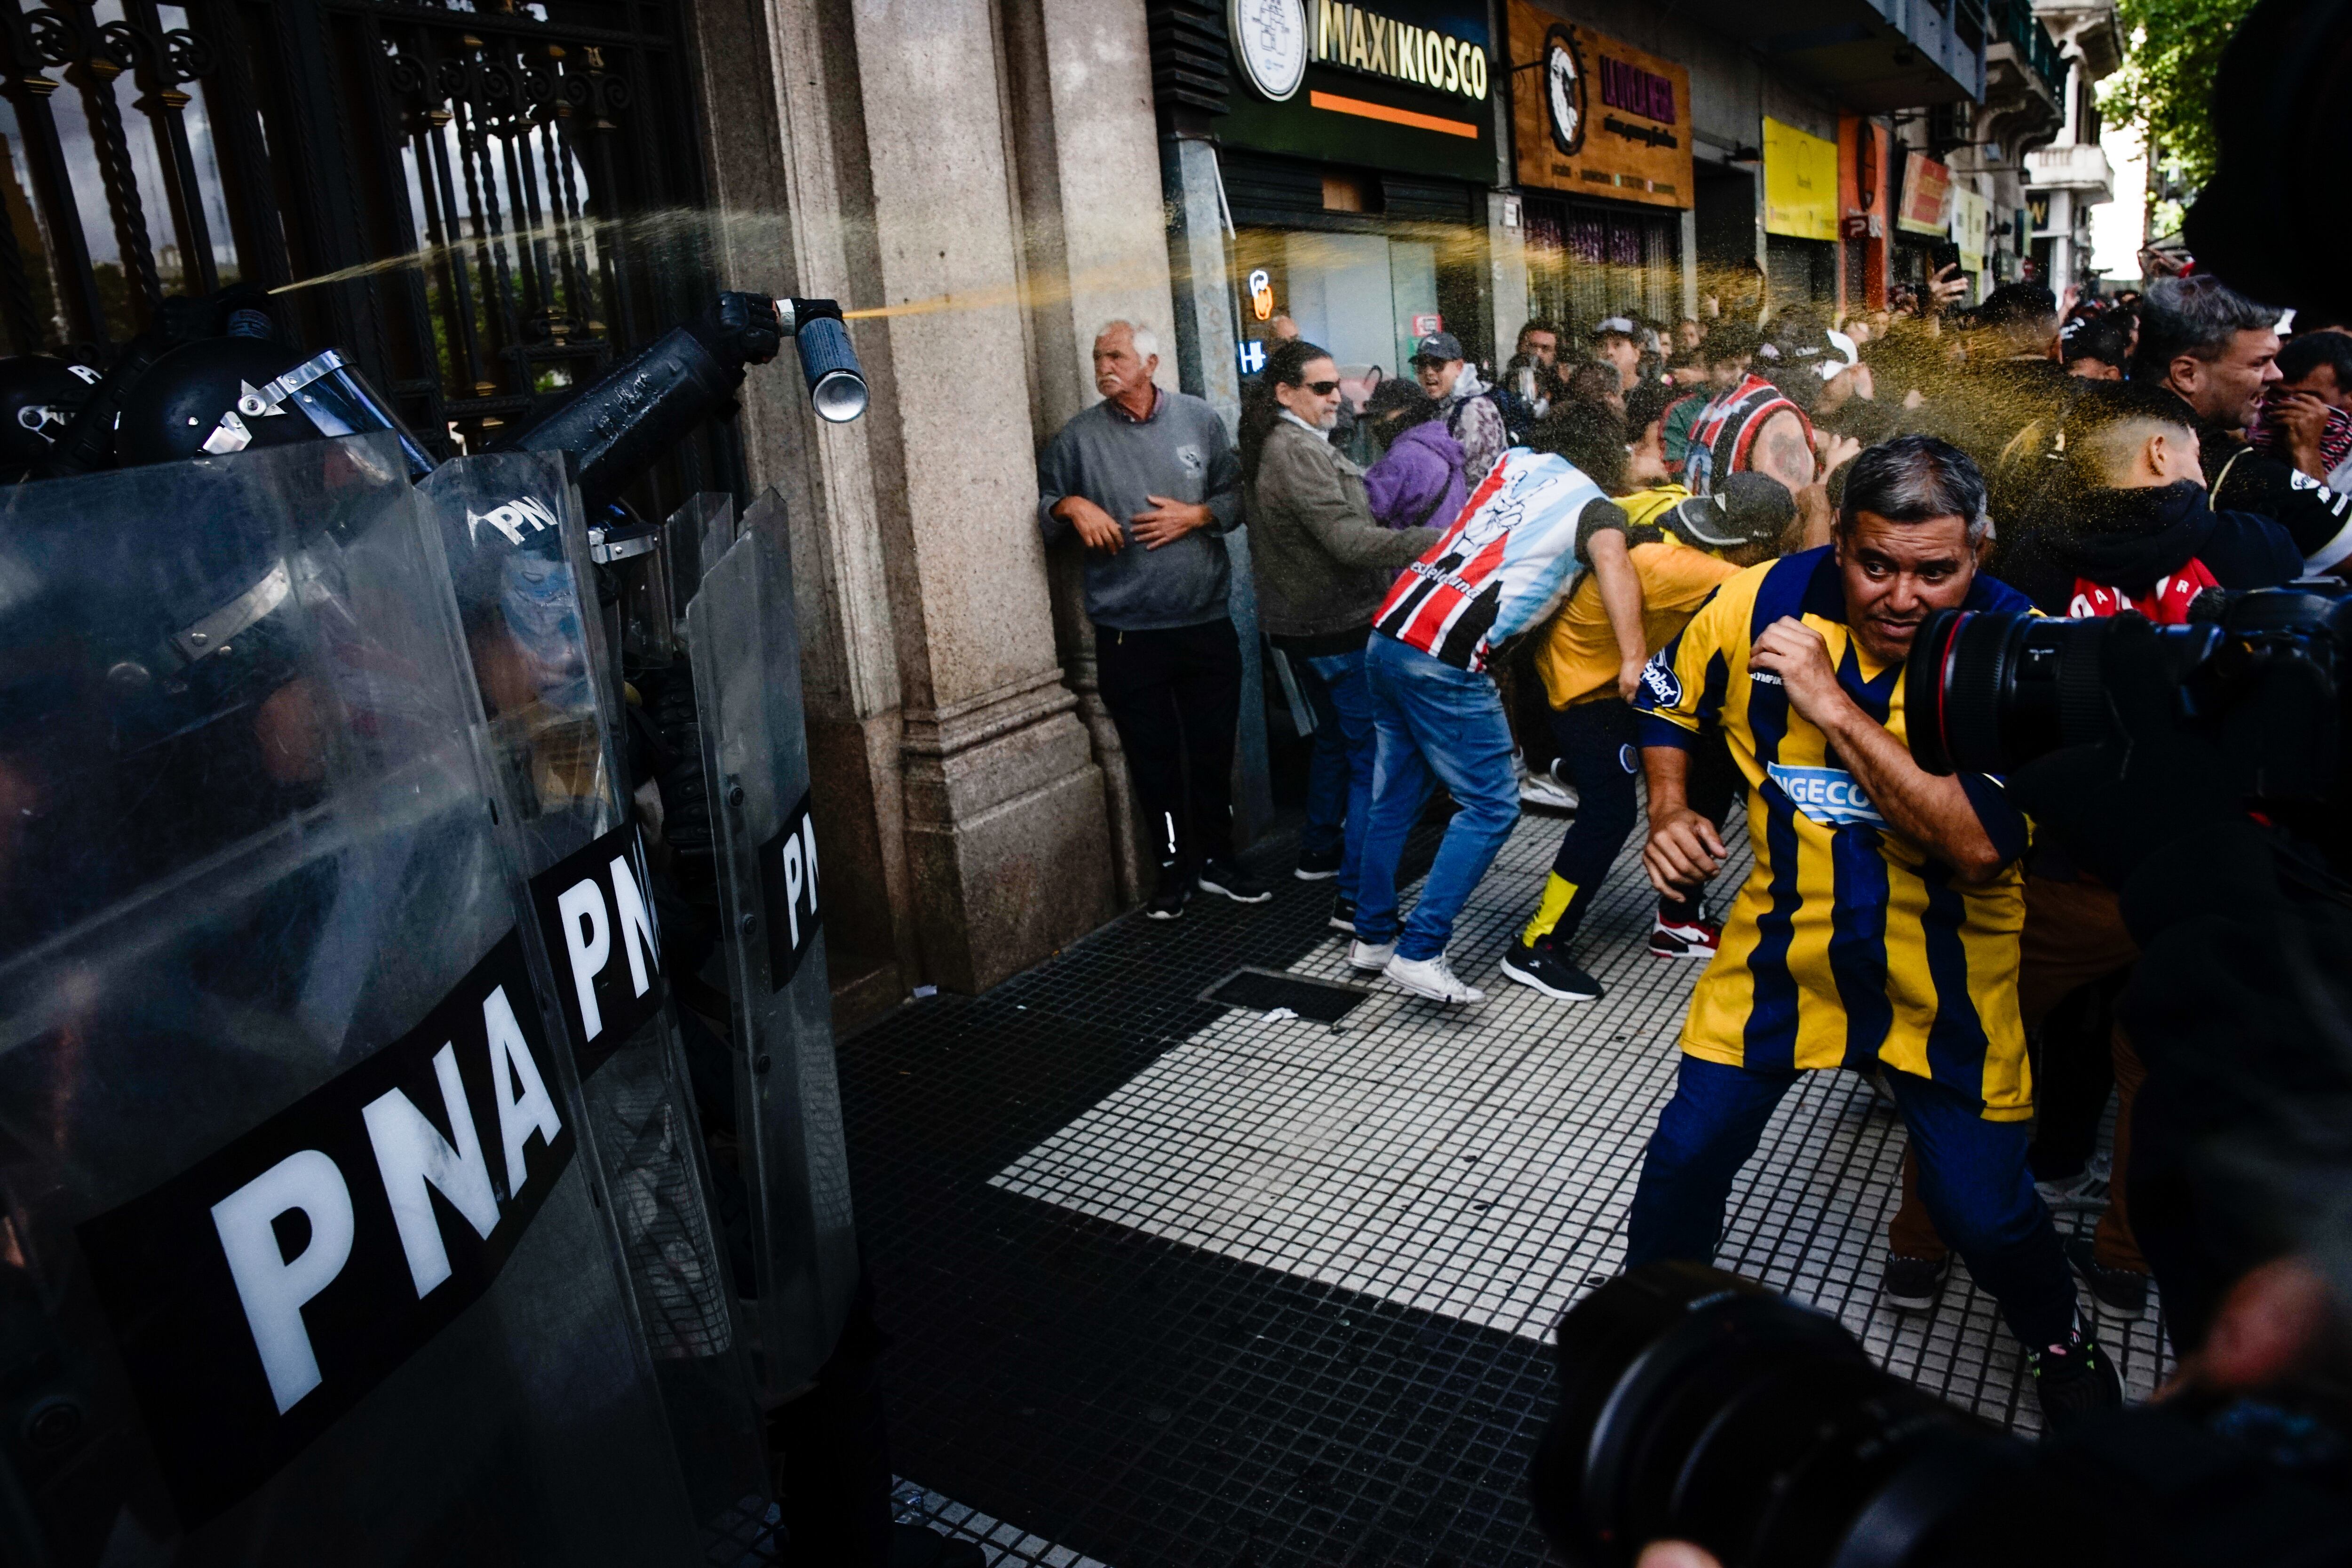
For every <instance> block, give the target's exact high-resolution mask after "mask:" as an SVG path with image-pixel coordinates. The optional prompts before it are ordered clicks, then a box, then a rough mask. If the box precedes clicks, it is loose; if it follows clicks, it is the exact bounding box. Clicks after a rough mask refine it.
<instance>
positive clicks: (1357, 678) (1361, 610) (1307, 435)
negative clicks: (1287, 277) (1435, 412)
mask: <svg viewBox="0 0 2352 1568" xmlns="http://www.w3.org/2000/svg"><path fill="white" fill-rule="evenodd" d="M1293 378H1295V379H1293ZM1259 395H1260V397H1261V398H1262V399H1263V401H1261V402H1260V403H1258V404H1257V405H1255V406H1254V407H1253V408H1252V409H1251V410H1250V411H1249V412H1247V413H1245V414H1244V416H1243V418H1242V448H1243V462H1244V470H1245V472H1246V474H1247V477H1248V489H1249V498H1250V569H1251V573H1252V574H1253V575H1254V576H1255V578H1256V580H1257V606H1258V620H1259V623H1260V624H1261V625H1262V626H1265V630H1266V635H1267V636H1268V637H1271V638H1272V639H1273V642H1274V646H1275V647H1277V648H1279V649H1280V650H1281V651H1282V653H1283V655H1284V656H1285V657H1286V658H1288V659H1289V660H1290V663H1291V668H1292V669H1293V671H1294V672H1295V673H1296V674H1297V678H1298V683H1299V685H1300V687H1301V688H1302V689H1304V691H1305V694H1306V696H1307V700H1308V701H1309V702H1310V703H1311V704H1312V705H1313V707H1314V710H1315V735H1314V743H1315V753H1314V757H1313V760H1312V762H1311V763H1309V765H1308V769H1307V826H1306V827H1305V829H1304V830H1303V831H1302V832H1301V833H1300V835H1299V856H1298V868H1297V876H1298V877H1299V878H1300V879H1302V880H1306V881H1315V880H1319V879H1324V878H1336V879H1337V880H1338V884H1339V888H1338V896H1337V898H1336V899H1335V900H1333V903H1332V907H1331V919H1330V923H1331V925H1332V927H1333V928H1334V929H1335V930H1339V931H1349V932H1351V933H1352V932H1353V931H1354V930H1355V917H1356V869H1357V866H1358V864H1359V863H1360V861H1361V859H1362V858H1363V845H1364V824H1365V822H1366V820H1367V819H1368V818H1369V817H1370V814H1371V803H1372V754H1373V750H1374V746H1375V740H1374V734H1373V727H1372V699H1371V692H1370V689H1369V688H1368V687H1367V686H1366V685H1365V682H1364V643H1365V641H1366V639H1367V638H1369V637H1370V635H1371V630H1372V615H1373V612H1375V611H1376V610H1378V609H1379V608H1380V605H1381V600H1382V599H1383V598H1384V597H1386V595H1387V594H1388V591H1389V588H1390V585H1391V584H1393V583H1394V582H1395V581H1396V574H1397V573H1398V572H1400V571H1402V569H1403V568H1404V567H1405V566H1406V565H1408V564H1410V563H1412V562H1413V561H1414V560H1416V559H1418V558H1419V557H1420V556H1421V554H1422V553H1423V552H1424V551H1426V550H1428V549H1429V547H1430V546H1431V545H1433V544H1435V543H1436V542H1437V541H1438V538H1439V534H1440V531H1439V530H1437V529H1434V528H1402V529H1390V528H1385V527H1383V526H1381V523H1380V522H1379V521H1377V520H1375V519H1374V518H1373V516H1372V511H1371V506H1370V502H1369V501H1368V500H1366V499H1365V494H1364V475H1363V471H1362V470H1361V469H1360V468H1357V467H1356V466H1355V464H1353V463H1351V462H1349V460H1348V459H1347V458H1345V457H1343V456H1341V455H1340V454H1339V451H1338V450H1336V449H1335V448H1334V447H1332V445H1331V443H1330V442H1329V440H1328V439H1327V438H1326V437H1325V432H1326V431H1327V430H1328V429H1329V427H1330V426H1331V425H1332V423H1333V422H1334V420H1335V418H1336V416H1337V414H1338V411H1339V371H1338V370H1337V369H1336V368H1334V366H1333V363H1332V361H1331V358H1330V356H1329V355H1328V354H1327V353H1324V352H1323V351H1322V350H1321V349H1319V348H1317V347H1315V345H1313V344H1312V343H1304V342H1302V343H1297V344H1285V345H1284V347H1283V349H1282V350H1281V351H1279V352H1277V353H1276V354H1274V355H1272V356H1270V357H1269V358H1268V361H1267V363H1266V371H1265V378H1264V382H1263V384H1262V385H1261V388H1260V393H1259ZM1444 521H1448V522H1451V521H1453V520H1452V519H1451V518H1447V519H1445V520H1444Z"/></svg>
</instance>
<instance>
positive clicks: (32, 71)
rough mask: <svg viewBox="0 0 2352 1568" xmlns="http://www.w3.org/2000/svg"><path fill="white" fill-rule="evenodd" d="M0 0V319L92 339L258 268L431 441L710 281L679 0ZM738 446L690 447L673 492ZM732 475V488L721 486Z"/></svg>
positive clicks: (663, 492) (663, 495)
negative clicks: (31, 0) (37, 0)
mask: <svg viewBox="0 0 2352 1568" xmlns="http://www.w3.org/2000/svg"><path fill="white" fill-rule="evenodd" d="M479 4H480V9H474V8H473V7H472V5H470V4H469V3H468V0H402V3H393V0H185V3H184V4H182V5H163V4H159V3H157V0H49V3H48V4H47V5H39V6H34V5H30V4H27V0H0V45H5V65H6V69H7V80H6V83H5V88H0V139H5V152H6V157H5V160H0V203H5V208H6V212H5V217H6V221H5V223H0V325H5V330H6V335H7V338H8V341H9V343H10V345H11V346H12V347H13V348H14V349H15V351H16V352H18V353H34V352H47V353H57V352H59V351H61V350H65V349H68V348H71V347H79V346H87V347H89V348H91V349H95V350H97V351H100V352H101V353H102V352H103V351H104V350H105V349H106V348H107V347H108V346H110V345H112V344H117V343H120V342H123V341H125V340H126V339H128V338H130V337H131V336H132V335H134V334H136V333H137V332H138V331H141V330H142V328H143V327H144V326H145V325H146V324H147V323H148V322H149V321H151V320H152V318H153V316H154V314H155V312H156V311H157V310H159V309H160V308H161V306H162V303H163V300H164V298H165V297H166V296H167V295H170V294H173V293H189V294H197V293H205V292H209V291H211V290H212V289H215V288H218V287H221V286H223V285H226V284H229V283H233V282H239V281H243V282H248V283H253V284H257V285H260V286H262V287H264V288H269V289H275V288H278V287H279V286H281V285H285V284H289V283H296V282H301V281H304V280H308V279H321V278H324V279H331V280H330V281H326V282H322V283H319V284H316V285H313V286H310V287H305V288H300V289H295V290H293V291H291V292H288V293H281V294H278V295H277V296H275V298H274V300H273V304H274V306H275V307H276V313H277V315H278V319H279V321H280V322H281V324H282V325H283V326H284V327H285V328H286V329H287V330H288V331H289V332H290V333H291V334H292V335H293V336H294V337H295V338H297V339H298V340H299V342H303V343H305V344H306V345H309V346H312V347H318V346H323V345H325V344H329V343H333V344H336V345H338V346H341V347H342V348H343V349H344V350H345V351H346V352H347V353H351V354H352V355H353V357H354V358H355V359H356V360H357V361H358V363H360V364H361V365H362V368H363V369H364V370H365V371H366V372H367V373H368V374H369V375H370V376H371V378H372V379H373V380H375V381H376V382H377V383H378V384H380V385H382V386H383V387H385V388H386V389H387V390H388V391H390V392H391V393H392V394H393V395H394V397H395V398H396V399H397V400H398V402H399V403H400V405H401V406H402V409H403V412H404V414H405V415H406V416H408V417H409V418H410V419H412V420H413V421H414V422H415V426H416V428H417V430H418V433H419V434H420V435H421V436H423V437H425V438H426V439H427V440H428V441H431V442H433V443H434V444H436V446H438V447H441V448H442V449H444V450H448V449H451V448H454V447H456V446H457V445H458V444H460V443H462V444H466V445H469V446H477V447H478V446H480V445H484V444H488V443H493V442H495V441H496V440H497V439H498V438H499V435H500V433H501V431H502V430H503V429H505V428H506V427H508V426H512V425H513V424H515V423H516V422H517V421H518V420H519V419H520V418H521V417H524V416H528V415H529V414H530V411H531V410H532V409H533V408H534V406H536V405H540V404H541V402H542V400H546V399H551V398H552V397H556V396H560V395H562V392H563V389H565V388H566V387H569V386H572V385H574V384H578V383H580V382H583V381H584V380H587V379H589V378H591V377H592V376H593V375H594V374H596V372H597V371H598V370H599V369H601V368H602V367H603V366H604V365H605V364H606V363H609V362H610V360H611V359H612V357H613V355H614V353H616V352H619V353H626V352H628V351H629V350H632V349H634V348H635V347H637V346H639V345H641V344H642V343H644V342H648V341H650V340H651V339H652V338H653V337H654V336H656V335H657V334H658V333H659V332H660V331H664V330H666V329H667V328H668V327H669V326H671V325H674V324H676V323H677V321H680V320H682V319H684V318H685V317H686V316H688V315H690V314H691V313H692V312H694V311H695V310H698V309H699V308H700V306H701V305H702V303H703V302H704V301H705V300H707V299H708V298H709V291H710V289H712V288H713V287H714V279H712V278H711V277H710V276H709V268H708V265H707V257H708V254H709V251H708V247H707V231H706V230H704V229H703V228H702V226H701V223H702V220H701V218H700V216H699V215H698V212H697V210H696V209H698V206H699V205H700V202H701V199H702V192H703V189H704V178H703V170H702V165H701V157H700V151H699V146H698V131H697V125H698V121H697V110H696V106H695V99H694V91H693V83H692V79H691V70H690V66H689V60H688V52H687V37H686V17H685V15H684V8H685V0H544V3H530V4H517V3H516V0H479ZM734 468H736V464H735V461H734V458H733V456H732V454H731V453H728V452H724V451H720V450H718V449H716V448H714V447H708V446H706V447H704V449H701V450H694V451H688V452H686V453H682V454H681V455H680V456H679V458H678V459H677V460H676V461H675V462H674V463H672V464H670V465H668V471H667V472H666V473H665V474H664V475H663V476H661V478H660V479H659V481H658V482H657V483H656V484H655V485H654V486H653V487H652V490H651V492H650V493H648V494H647V495H646V497H645V498H644V499H645V500H646V501H647V502H648V503H650V504H652V505H654V506H656V507H659V508H661V511H657V512H656V515H661V514H662V512H666V511H667V507H668V506H669V505H673V504H675V503H676V501H677V500H678V499H682V497H683V496H684V495H685V494H687V493H690V492H691V491H693V490H696V489H702V488H705V485H706V482H707V481H715V482H716V483H717V484H719V485H720V486H729V485H730V478H731V475H732V472H733V470H734ZM730 488H731V487H730Z"/></svg>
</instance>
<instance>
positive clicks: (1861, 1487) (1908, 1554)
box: [1529, 1262, 2352, 1568]
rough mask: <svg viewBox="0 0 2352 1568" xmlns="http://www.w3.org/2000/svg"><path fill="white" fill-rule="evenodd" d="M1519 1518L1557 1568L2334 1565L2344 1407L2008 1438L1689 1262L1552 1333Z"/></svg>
mask: <svg viewBox="0 0 2352 1568" xmlns="http://www.w3.org/2000/svg"><path fill="white" fill-rule="evenodd" d="M1556 1349H1557V1354H1558V1363H1559V1393H1560V1398H1559V1413H1558V1414H1557V1415H1555V1416H1554V1418H1553V1420H1552V1423H1551V1426H1550V1427H1549V1429H1548V1430H1547V1431H1546V1432H1545V1434H1544V1437H1543V1441H1542V1443H1541V1445H1540V1446H1539V1447H1538V1449H1537V1452H1536V1459H1535V1465H1534V1468H1533V1471H1532V1474H1531V1476H1530V1478H1529V1479H1530V1482H1531V1486H1532V1492H1533V1497H1532V1500H1533V1502H1534V1504H1535V1511H1536V1517H1537V1519H1538V1521H1540V1522H1541V1524H1542V1525H1543V1528H1544V1532H1545V1533H1546V1534H1547V1535H1548V1536H1549V1538H1550V1540H1551V1543H1552V1545H1553V1547H1554V1548H1555V1549H1556V1550H1557V1551H1558V1552H1559V1556H1560V1558H1561V1560H1562V1561H1563V1562H1566V1563H1570V1564H1571V1565H1572V1568H1634V1564H1635V1563H1637V1562H1638V1561H1639V1560H1640V1558H1641V1555H1642V1552H1643V1549H1644V1548H1646V1547H1648V1546H1650V1545H1651V1544H1653V1543H1654V1542H1668V1541H1673V1542H1690V1543H1691V1544H1693V1545H1696V1546H1698V1547H1701V1548H1704V1549H1705V1550H1706V1552H1709V1553H1711V1554H1712V1555H1713V1556H1714V1558H1715V1560H1716V1561H1717V1563H1721V1564H1722V1565H1723V1568H2106V1565H2109V1564H2116V1565H2121V1564H2128V1565H2130V1568H2188V1565H2189V1564H2196V1565H2197V1568H2209V1565H2210V1564H2213V1563H2267V1564H2286V1563H2294V1564H2305V1563H2309V1564H2312V1565H2314V1568H2316V1565H2318V1564H2321V1563H2328V1564H2336V1563H2344V1562H2346V1561H2347V1560H2352V1443H2347V1437H2346V1432H2347V1426H2346V1422H2345V1415H2344V1407H2343V1404H2342V1399H2341V1396H2340V1394H2330V1395H2327V1396H2326V1397H2322V1398H2318V1399H2308V1398H2303V1397H2300V1396H2298V1395H2296V1394H2292V1393H2288V1392H2284V1391H2282V1392H2277V1393H2273V1394H2231V1395H2213V1394H2205V1393H2202V1392H2200V1391H2197V1390H2194V1389H2191V1390H2189V1391H2186V1392H2182V1393H2179V1394H2175V1395H2174V1396H2173V1397H2171V1398H2169V1399H2167V1400H2165V1401H2164V1402H2162V1403H2161V1404H2158V1405H2152V1406H2149V1407H2147V1408H2143V1409H2134V1410H2125V1411H2119V1412H2116V1413H2113V1414H2111V1415H2103V1416H2099V1417H2095V1418H2094V1419H2092V1420H2090V1421H2087V1422H2085V1423H2084V1424H2083V1425H2081V1426H2077V1427H2070V1428H2069V1429H2068V1430H2067V1431H2066V1432H2064V1433H2063V1434H2061V1435H2059V1436H2054V1437H2045V1438H2043V1439H2042V1441H2041V1442H2039V1443H2032V1442H2028V1441H2026V1440H2025V1439H2023V1438H2021V1437H2015V1436H2010V1435H2008V1434H2007V1433H2004V1432H2001V1431H2000V1430H1998V1429H1996V1428H1995V1427H1993V1426H1990V1424H1988V1423H1986V1422H1984V1421H1982V1420H1979V1418H1978V1417H1976V1416H1974V1415H1969V1413H1967V1412H1965V1411H1962V1410H1958V1409H1956V1408H1954V1407H1953V1406H1951V1405H1946V1404H1944V1403H1943V1402H1942V1401H1940V1400H1938V1399H1937V1398H1936V1397H1935V1396H1933V1395H1932V1394H1927V1393H1926V1392H1925V1391H1923V1390H1921V1389H1919V1388H1916V1387H1914V1386H1913V1385H1912V1384H1909V1383H1907V1382H1906V1381H1905V1380H1904V1379H1902V1378H1900V1377H1897V1376H1895V1374H1894V1373H1888V1372H1885V1371H1882V1370H1880V1368H1879V1367H1878V1366H1877V1365H1876V1364H1875V1363H1873V1362H1872V1360H1871V1358H1870V1356H1869V1354H1868V1352H1865V1351H1864V1349H1863V1347H1862V1345H1861V1344H1860V1343H1859V1342H1856V1341H1855V1339H1854V1338H1853V1335H1852V1334H1850V1333H1848V1332H1847V1331H1845V1329H1844V1328H1843V1327H1842V1326H1841V1325H1840V1324H1839V1323H1838V1321H1836V1320H1835V1319H1833V1318H1831V1317H1829V1316H1827V1315H1825V1314H1823V1313H1822V1312H1818V1311H1815V1310H1812V1309H1811V1308H1809V1307H1803V1306H1799V1305H1798V1304H1796V1303H1795V1302H1792V1301H1789V1300H1783V1299H1782V1298H1781V1297H1780V1296H1777V1295H1775V1294H1774V1293H1773V1292H1771V1291H1769V1290H1768V1289H1765V1288H1764V1287H1762V1286H1760V1285H1757V1284H1754V1283H1752V1282H1750V1281H1748V1280H1746V1279H1739V1278H1738V1277H1737V1276H1735V1275H1731V1274H1726V1273H1724V1272H1723V1271H1722V1270H1720V1269H1716V1268H1703V1267H1701V1266H1700V1265H1698V1264H1696V1263H1680V1262H1675V1263H1653V1264H1649V1265H1646V1266H1644V1267H1643V1268H1637V1269H1634V1270H1633V1272H1632V1273H1629V1274H1625V1275H1622V1276H1621V1277H1619V1278H1618V1279H1612V1280H1611V1281H1609V1282H1608V1283H1607V1284H1605V1285H1603V1286H1601V1288H1600V1289H1597V1290H1595V1291H1594V1292H1593V1293H1592V1294H1591V1295H1590V1296H1588V1297H1586V1298H1585V1299H1584V1300H1582V1301H1580V1302H1579V1303H1578V1304H1577V1305H1576V1306H1575V1307H1574V1308H1572V1309H1571V1310H1570V1311H1569V1312H1568V1314H1567V1315H1566V1316H1565V1317H1563V1318H1562V1319H1561V1320H1560V1322H1559V1331H1558V1333H1557V1336H1556Z"/></svg>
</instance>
